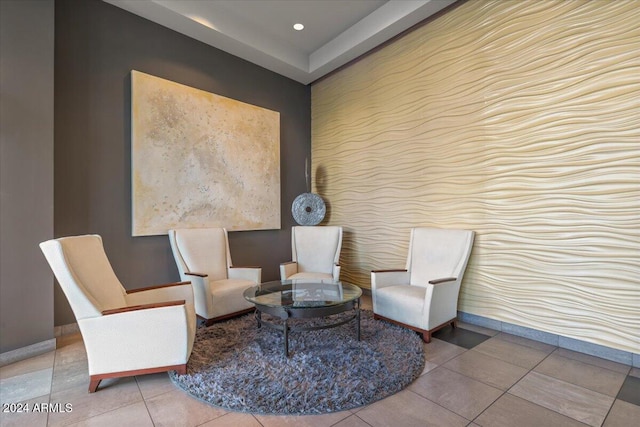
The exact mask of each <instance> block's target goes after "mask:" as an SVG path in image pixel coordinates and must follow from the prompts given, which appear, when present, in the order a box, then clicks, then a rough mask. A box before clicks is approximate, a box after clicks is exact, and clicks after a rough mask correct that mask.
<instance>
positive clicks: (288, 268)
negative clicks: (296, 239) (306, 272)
mask: <svg viewBox="0 0 640 427" xmlns="http://www.w3.org/2000/svg"><path fill="white" fill-rule="evenodd" d="M297 272H298V263H297V262H295V261H289V262H284V263H282V264H280V279H282V280H285V279H286V278H288V277H289V276H293V275H294V274H296V273H297Z"/></svg>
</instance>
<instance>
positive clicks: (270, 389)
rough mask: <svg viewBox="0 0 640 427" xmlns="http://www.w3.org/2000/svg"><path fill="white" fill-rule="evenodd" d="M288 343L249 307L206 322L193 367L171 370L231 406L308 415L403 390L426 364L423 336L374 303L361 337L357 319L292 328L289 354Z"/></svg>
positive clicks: (181, 381)
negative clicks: (376, 315)
mask: <svg viewBox="0 0 640 427" xmlns="http://www.w3.org/2000/svg"><path fill="white" fill-rule="evenodd" d="M343 315H346V313H344V314H341V315H336V316H338V317H339V316H343ZM336 316H332V319H333V320H335V319H336ZM266 317H267V315H263V318H264V319H265V320H267V319H266ZM272 319H273V318H272ZM272 319H270V320H272ZM322 321H323V320H319V319H306V320H294V321H290V322H291V323H293V322H304V325H305V326H309V325H312V324H319V322H322ZM283 346H284V338H283V334H282V332H280V331H276V330H273V329H270V328H266V327H262V328H260V329H258V328H257V327H256V320H255V318H254V317H253V314H250V315H246V316H243V317H240V318H236V319H233V320H230V321H227V322H224V323H218V324H215V325H213V326H210V327H206V328H199V329H198V331H197V333H196V341H195V344H194V348H193V352H192V354H191V358H190V359H189V363H188V365H187V374H186V375H178V374H176V373H175V372H171V373H170V377H171V379H172V380H173V382H174V383H175V384H176V385H178V386H179V387H180V388H182V389H183V390H185V391H186V392H187V393H189V394H190V395H191V396H193V397H196V398H198V399H200V400H203V401H205V402H208V403H210V404H212V405H215V406H218V407H221V408H224V409H227V410H231V411H238V412H249V413H258V414H277V415H286V414H291V415H292V414H296V415H302V414H323V413H328V412H337V411H344V410H347V409H352V408H356V407H359V406H363V405H367V404H370V403H372V402H375V401H377V400H380V399H382V398H384V397H387V396H389V395H392V394H394V393H396V392H398V391H400V390H402V389H403V388H405V387H406V386H407V385H409V384H410V383H411V382H412V381H413V380H414V379H416V378H417V377H418V376H419V375H420V373H421V372H422V370H423V369H424V350H423V344H422V341H421V339H420V337H419V336H418V335H417V334H416V333H415V332H412V331H410V330H407V329H404V328H400V327H398V326H395V325H391V324H388V323H386V322H383V321H379V320H374V319H373V314H372V312H371V311H368V310H362V311H361V341H358V340H357V336H356V326H355V322H354V321H352V322H349V323H347V324H345V325H342V326H339V327H335V328H331V329H323V330H317V331H305V332H302V331H299V332H290V333H289V357H288V358H287V357H285V356H284V354H283Z"/></svg>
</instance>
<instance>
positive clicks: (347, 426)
mask: <svg viewBox="0 0 640 427" xmlns="http://www.w3.org/2000/svg"><path fill="white" fill-rule="evenodd" d="M333 427H371V426H370V424H367V423H366V422H364V421H363V420H362V418H360V417H358V416H357V415H352V416H350V417H349V418H345V419H344V420H342V421H340V422H339V423H338V424H335V425H334V426H333Z"/></svg>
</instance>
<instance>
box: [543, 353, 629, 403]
mask: <svg viewBox="0 0 640 427" xmlns="http://www.w3.org/2000/svg"><path fill="white" fill-rule="evenodd" d="M534 371H535V372H540V373H541V374H544V375H547V376H549V377H553V378H558V379H560V380H563V381H566V382H569V383H571V384H575V385H579V386H581V387H584V388H588V389H589V390H593V391H597V392H598V393H602V394H606V395H608V396H612V397H615V396H616V395H617V394H618V391H620V387H622V383H623V382H624V379H625V378H626V375H625V374H622V373H619V372H615V371H611V370H609V369H605V368H600V367H598V366H595V365H590V364H588V363H584V362H580V361H579V360H575V359H567V358H566V357H562V356H558V355H556V354H552V355H551V356H549V357H547V358H546V359H545V360H543V361H542V363H540V364H539V365H538V366H536V368H535V369H534Z"/></svg>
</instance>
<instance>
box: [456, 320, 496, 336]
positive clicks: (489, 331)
mask: <svg viewBox="0 0 640 427" xmlns="http://www.w3.org/2000/svg"><path fill="white" fill-rule="evenodd" d="M458 327H459V328H462V329H466V330H468V331H472V332H477V333H479V334H482V335H488V336H490V337H493V336H496V335H497V334H499V333H500V331H496V330H495V329H489V328H484V327H482V326H478V325H472V324H471V323H465V322H458Z"/></svg>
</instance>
